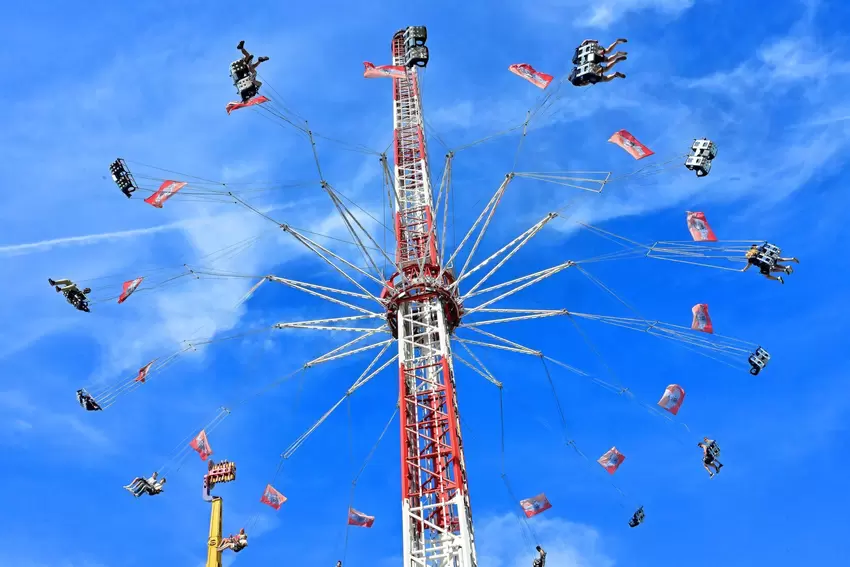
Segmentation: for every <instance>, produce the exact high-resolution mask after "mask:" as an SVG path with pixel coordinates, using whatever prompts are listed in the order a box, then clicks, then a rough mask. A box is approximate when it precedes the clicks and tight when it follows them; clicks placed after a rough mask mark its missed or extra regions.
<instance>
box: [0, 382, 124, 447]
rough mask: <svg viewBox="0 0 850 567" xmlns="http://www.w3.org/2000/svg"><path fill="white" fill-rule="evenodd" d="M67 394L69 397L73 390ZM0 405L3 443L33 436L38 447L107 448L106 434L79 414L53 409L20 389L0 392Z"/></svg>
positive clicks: (22, 441) (25, 442) (19, 442)
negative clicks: (39, 445)
mask: <svg viewBox="0 0 850 567" xmlns="http://www.w3.org/2000/svg"><path fill="white" fill-rule="evenodd" d="M68 397H69V400H72V399H73V392H71V393H69V396H68ZM0 408H2V410H3V411H2V414H3V418H2V421H0V441H2V442H3V443H4V444H7V445H30V444H31V443H32V439H33V437H36V438H38V442H39V444H41V445H42V446H45V445H46V446H52V447H57V446H58V447H63V448H66V449H71V448H75V447H76V448H79V447H89V448H94V449H96V450H97V451H100V452H103V451H110V446H109V444H110V438H109V436H108V435H107V434H106V433H105V432H104V431H102V430H100V429H98V428H96V427H93V426H91V425H89V424H88V423H86V422H85V421H84V420H83V419H81V418H80V415H82V414H80V415H76V414H72V413H70V412H65V411H57V410H56V409H55V408H53V407H50V406H49V404H46V402H45V401H44V400H41V401H39V402H36V401H35V400H32V399H30V397H29V396H28V395H27V394H26V393H24V392H23V391H21V390H6V391H4V392H0Z"/></svg>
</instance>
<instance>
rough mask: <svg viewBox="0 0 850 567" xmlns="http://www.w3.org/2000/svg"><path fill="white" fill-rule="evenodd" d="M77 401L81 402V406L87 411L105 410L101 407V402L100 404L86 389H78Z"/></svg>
mask: <svg viewBox="0 0 850 567" xmlns="http://www.w3.org/2000/svg"><path fill="white" fill-rule="evenodd" d="M77 402H79V404H80V406H81V407H82V408H83V409H84V410H86V411H102V410H103V408H102V407H100V404H98V403H97V402H96V401H95V400H94V398H92V397H91V394H89V393H88V392H86V391H85V390H77Z"/></svg>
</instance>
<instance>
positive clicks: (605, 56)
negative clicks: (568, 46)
mask: <svg viewBox="0 0 850 567" xmlns="http://www.w3.org/2000/svg"><path fill="white" fill-rule="evenodd" d="M628 41H629V40H628V39H625V38H620V39H618V40H617V41H615V42H614V43H612V44H611V45H609V46H608V47H606V48H602V47H600V46H599V42H598V41H596V40H595V39H586V40H584V41H582V42H581V45H579V46H578V47H577V48H576V50H575V53H574V54H573V65H579V64H581V62H582V61H581V55H580V53H581V50H582V49H581V48H582V47H585V46H587V45H590V44H595V47H596V49H595V50H594V51H595V54H596V55H597V58H595V60H594V63H599V62H603V61H608V60H609V59H616V58H617V57H619V56H621V55H623V56H625V55H628V53H626V52H625V51H620V52H618V53H615V54H614V55H609V54H610V53H611V51H613V49H614V48H615V47H617V46H618V45H620V44H621V43H627V42H628Z"/></svg>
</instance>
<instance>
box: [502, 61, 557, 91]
mask: <svg viewBox="0 0 850 567" xmlns="http://www.w3.org/2000/svg"><path fill="white" fill-rule="evenodd" d="M508 71H510V72H511V73H513V74H514V75H517V76H519V77H522V78H523V79H525V80H526V81H528V82H529V83H531V84H532V85H534V86H535V87H539V88H541V89H545V88H546V87H548V86H549V83H551V82H552V79H554V78H555V77H553V76H552V75H547V74H546V73H541V72H540V71H538V70H536V69H535V68H534V67H532V66H531V65H529V64H528V63H514V64H513V65H511V66H509V67H508Z"/></svg>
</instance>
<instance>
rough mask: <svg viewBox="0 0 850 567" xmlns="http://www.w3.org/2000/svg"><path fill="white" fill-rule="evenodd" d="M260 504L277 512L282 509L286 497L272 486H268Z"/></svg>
mask: <svg viewBox="0 0 850 567" xmlns="http://www.w3.org/2000/svg"><path fill="white" fill-rule="evenodd" d="M260 502H262V503H263V504H267V505H269V506H271V507H272V508H274V509H275V510H280V507H281V506H282V505H283V503H284V502H286V496H284V495H283V494H281V493H280V492H278V491H277V490H276V489H275V487H274V486H272V485H271V484H267V485H266V490H265V491H264V492H263V497H262V498H260Z"/></svg>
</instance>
